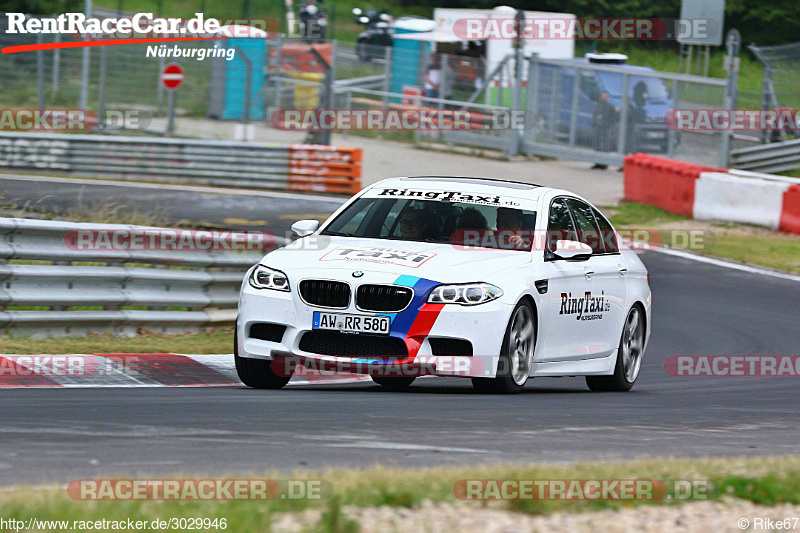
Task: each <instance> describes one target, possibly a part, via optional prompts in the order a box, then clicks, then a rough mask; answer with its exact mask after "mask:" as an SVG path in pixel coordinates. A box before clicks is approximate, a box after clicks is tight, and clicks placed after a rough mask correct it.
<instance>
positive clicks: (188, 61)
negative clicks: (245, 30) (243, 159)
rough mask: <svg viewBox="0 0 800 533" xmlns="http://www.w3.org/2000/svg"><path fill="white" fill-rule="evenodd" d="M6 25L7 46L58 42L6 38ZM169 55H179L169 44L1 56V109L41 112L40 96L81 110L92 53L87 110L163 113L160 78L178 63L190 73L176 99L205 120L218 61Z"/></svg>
mask: <svg viewBox="0 0 800 533" xmlns="http://www.w3.org/2000/svg"><path fill="white" fill-rule="evenodd" d="M6 24H7V23H6V21H5V20H3V21H0V45H2V46H14V45H22V44H35V43H37V42H42V43H51V42H55V39H57V38H58V37H59V36H57V35H51V34H39V36H38V37H39V39H41V40H40V41H37V36H36V35H30V34H9V33H6V32H5V29H6ZM218 43H221V41H189V42H184V43H181V44H180V47H179V48H180V49H182V50H192V49H209V48H213V47H214V46H215V45H216V46H217V47H219V46H220V44H218ZM222 45H223V46H224V43H223V44H222ZM168 49H170V50H174V46H172V45H170V43H167V44H165V45H159V44H155V45H147V44H126V45H124V46H99V47H89V48H65V49H56V50H45V51H41V52H24V53H16V54H3V55H2V56H0V70H2V72H3V75H2V76H0V105H2V107H6V108H15V107H16V108H19V107H26V108H37V107H38V105H39V94H40V92H41V93H43V97H44V105H45V107H48V108H52V107H62V108H63V107H66V108H78V106H79V105H80V101H81V90H82V87H84V85H83V78H82V64H83V55H84V53H87V54H88V57H89V70H88V77H87V81H88V84H87V85H86V86H85V91H86V105H87V108H89V109H93V110H99V107H100V104H101V100H102V99H104V100H105V102H104V103H105V106H106V107H108V108H114V107H124V108H126V109H140V110H145V111H150V112H153V113H158V112H159V111H163V110H164V108H165V105H166V97H165V91H166V90H165V89H164V88H163V86H162V85H161V82H160V80H159V74H160V72H161V70H162V69H163V68H164V66H165V65H166V64H167V63H169V62H172V61H177V62H179V63H180V64H181V66H182V67H183V70H184V72H185V79H184V83H183V84H182V85H181V87H180V90H179V91H180V92H179V97H178V99H177V102H178V107H179V109H180V112H181V113H184V114H189V115H205V114H206V111H207V109H208V105H209V88H210V85H211V70H212V63H213V60H211V59H206V60H203V61H199V60H197V59H196V57H197V53H196V52H195V53H194V57H188V58H180V59H172V58H168V57H158V55H159V54H162V55H163V54H165V52H166V50H168ZM84 51H86V52H84ZM188 53H189V54H193V53H192V52H188ZM104 56H105V57H104ZM216 59H222V58H216ZM222 60H223V61H224V59H222ZM40 73H41V74H40Z"/></svg>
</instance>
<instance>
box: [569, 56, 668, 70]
mask: <svg viewBox="0 0 800 533" xmlns="http://www.w3.org/2000/svg"><path fill="white" fill-rule="evenodd" d="M559 61H569V62H570V63H581V64H584V65H599V66H603V67H619V68H622V69H625V70H639V71H646V72H655V69H654V68H653V67H647V66H644V65H630V64H628V63H620V64H616V63H592V62H590V61H589V60H588V59H586V58H585V57H566V58H564V59H559ZM565 68H566V67H565ZM606 72H607V71H606Z"/></svg>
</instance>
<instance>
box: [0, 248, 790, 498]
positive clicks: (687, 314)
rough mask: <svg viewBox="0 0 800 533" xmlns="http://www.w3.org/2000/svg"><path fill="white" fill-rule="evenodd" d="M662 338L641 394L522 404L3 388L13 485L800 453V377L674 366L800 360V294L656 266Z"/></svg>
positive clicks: (5, 449) (310, 392)
mask: <svg viewBox="0 0 800 533" xmlns="http://www.w3.org/2000/svg"><path fill="white" fill-rule="evenodd" d="M643 259H644V261H645V263H646V264H647V266H648V268H649V269H650V274H651V283H652V289H653V295H654V310H653V312H654V317H653V321H654V322H653V326H654V330H653V336H652V338H651V344H650V347H649V349H648V351H647V353H646V357H645V359H644V363H643V367H642V372H641V375H640V377H639V381H638V382H637V385H636V387H635V388H634V390H633V391H631V392H629V393H613V394H612V393H608V394H598V393H591V392H589V390H588V389H587V388H586V386H585V385H584V381H583V379H582V378H562V379H536V380H534V381H533V382H531V383H529V385H528V387H527V389H526V390H525V391H524V392H523V393H522V394H519V395H516V396H483V395H478V394H476V393H474V392H473V391H472V388H471V385H470V383H469V381H466V380H459V379H446V380H445V379H436V378H426V379H422V380H418V381H417V382H416V383H415V384H414V385H413V386H412V388H411V389H410V390H409V391H408V392H404V393H391V392H384V391H382V390H380V388H379V387H377V386H375V385H372V384H371V383H368V382H367V383H354V384H347V385H335V386H334V385H311V386H297V387H288V388H286V389H284V390H281V391H257V390H250V389H247V388H245V387H243V386H242V387H210V388H119V389H113V388H112V389H74V388H73V389H11V390H2V391H0V396H1V397H2V405H3V414H2V418H0V442H1V443H2V446H0V484H11V483H20V482H33V483H37V482H43V481H60V482H66V481H69V480H72V479H77V478H97V477H102V476H103V475H125V474H127V475H148V474H150V475H154V474H155V475H159V476H161V477H163V476H164V475H165V474H167V473H183V474H200V473H209V474H215V475H220V474H225V473H237V472H239V473H252V472H260V471H262V470H264V469H280V470H281V471H284V472H290V471H292V470H295V469H298V468H299V469H320V468H325V467H329V466H365V465H371V464H375V463H383V464H389V465H398V466H407V467H419V466H427V465H448V464H463V463H467V464H474V463H479V462H567V461H576V460H590V459H596V458H613V459H618V460H623V461H624V460H629V459H632V458H635V457H647V456H654V455H681V456H702V455H740V454H789V453H792V454H797V453H800V439H798V435H800V430H798V428H799V427H800V409H798V404H799V403H800V402H799V400H800V387H798V382H797V378H796V377H795V378H791V377H780V378H730V377H728V378H725V377H717V378H680V377H672V376H669V375H668V374H667V373H666V372H665V371H664V360H665V359H666V358H667V357H668V356H670V355H713V354H726V355H792V354H798V353H800V342H798V316H800V285H798V283H797V281H791V280H787V279H779V278H775V277H770V276H765V275H759V274H754V273H747V272H741V271H737V270H732V269H729V268H724V267H720V266H715V265H712V264H707V263H701V262H697V261H692V260H688V259H683V258H679V257H673V256H668V255H664V254H661V253H656V252H649V253H646V254H645V255H643Z"/></svg>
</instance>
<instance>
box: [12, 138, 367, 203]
mask: <svg viewBox="0 0 800 533" xmlns="http://www.w3.org/2000/svg"><path fill="white" fill-rule="evenodd" d="M332 152H336V153H339V154H341V157H339V158H331V157H330V154H331V153H332ZM298 153H302V154H304V157H305V159H304V160H302V161H298V160H295V159H296V158H295V155H296V154H298ZM317 155H320V157H316V156H317ZM328 161H336V162H337V165H336V167H335V168H331V166H330V164H329V163H328ZM343 161H344V162H345V163H348V164H349V165H348V166H347V167H346V168H342V165H341V163H342V162H343ZM308 162H312V163H314V164H304V163H308ZM331 164H332V163H331ZM360 165H361V150H359V149H354V148H337V147H330V146H316V145H276V144H265V143H245V142H229V141H212V140H194V139H162V138H153V137H121V136H109V135H81V134H76V135H72V134H55V133H33V132H0V169H2V168H11V169H32V170H39V171H49V172H54V173H60V174H69V175H76V176H83V177H112V178H115V179H123V180H141V181H170V182H179V183H193V184H207V185H224V186H234V187H254V188H265V189H300V190H303V189H308V188H309V187H308V186H307V185H306V184H307V183H310V182H314V181H317V180H318V181H319V182H320V183H322V186H320V187H318V188H315V189H314V190H323V191H325V190H327V189H326V185H330V187H328V188H330V189H331V190H329V191H328V192H346V193H354V192H357V191H358V190H360V188H361V183H360V177H361V167H360ZM298 167H302V168H301V169H300V170H298ZM295 176H301V177H302V178H303V179H302V180H300V181H298V180H295V179H293V178H294V177H295ZM332 180H333V181H332Z"/></svg>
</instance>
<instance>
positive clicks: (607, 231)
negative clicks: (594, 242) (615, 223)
mask: <svg viewBox="0 0 800 533" xmlns="http://www.w3.org/2000/svg"><path fill="white" fill-rule="evenodd" d="M592 213H594V218H595V219H596V220H597V224H598V225H599V226H600V238H601V239H602V240H603V244H605V246H606V252H619V244H618V243H617V234H616V232H614V228H613V227H612V226H611V223H610V222H609V221H608V220H607V219H606V217H604V216H603V215H602V214H601V213H600V211H598V210H597V209H592Z"/></svg>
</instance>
